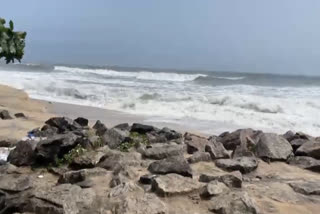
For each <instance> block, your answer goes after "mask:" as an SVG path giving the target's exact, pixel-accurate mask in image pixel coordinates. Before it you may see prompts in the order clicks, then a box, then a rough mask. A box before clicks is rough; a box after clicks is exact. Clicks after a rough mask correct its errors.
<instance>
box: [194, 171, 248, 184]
mask: <svg viewBox="0 0 320 214" xmlns="http://www.w3.org/2000/svg"><path fill="white" fill-rule="evenodd" d="M199 181H200V182H205V183H209V182H211V181H219V182H222V183H224V184H225V185H227V186H228V187H230V188H233V187H235V188H241V187H242V174H241V172H239V171H235V172H231V173H224V174H211V173H208V174H201V175H200V177H199Z"/></svg>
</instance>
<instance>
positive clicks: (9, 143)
mask: <svg viewBox="0 0 320 214" xmlns="http://www.w3.org/2000/svg"><path fill="white" fill-rule="evenodd" d="M16 145H17V140H14V139H4V140H0V147H7V148H8V147H9V148H10V147H14V146H16Z"/></svg>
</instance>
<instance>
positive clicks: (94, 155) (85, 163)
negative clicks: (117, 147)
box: [70, 151, 105, 169]
mask: <svg viewBox="0 0 320 214" xmlns="http://www.w3.org/2000/svg"><path fill="white" fill-rule="evenodd" d="M104 155H105V153H104V152H103V151H89V152H86V153H84V154H82V155H80V156H78V157H75V158H74V159H73V160H72V162H71V164H70V166H71V167H72V168H75V169H85V168H94V167H95V166H96V165H97V164H98V163H99V162H100V160H101V158H102V157H103V156H104Z"/></svg>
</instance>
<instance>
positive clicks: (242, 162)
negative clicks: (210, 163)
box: [216, 157, 259, 173]
mask: <svg viewBox="0 0 320 214" xmlns="http://www.w3.org/2000/svg"><path fill="white" fill-rule="evenodd" d="M258 163H259V162H258V160H257V159H256V158H254V157H240V158H234V159H219V160H216V166H217V167H219V168H222V169H225V170H227V171H240V172H242V173H249V172H252V171H253V170H255V169H256V168H257V167H258Z"/></svg>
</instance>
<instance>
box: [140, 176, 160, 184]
mask: <svg viewBox="0 0 320 214" xmlns="http://www.w3.org/2000/svg"><path fill="white" fill-rule="evenodd" d="M155 177H157V175H149V174H148V175H143V176H141V177H140V179H139V182H140V183H141V184H151V183H152V180H153V179H154V178H155Z"/></svg>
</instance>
